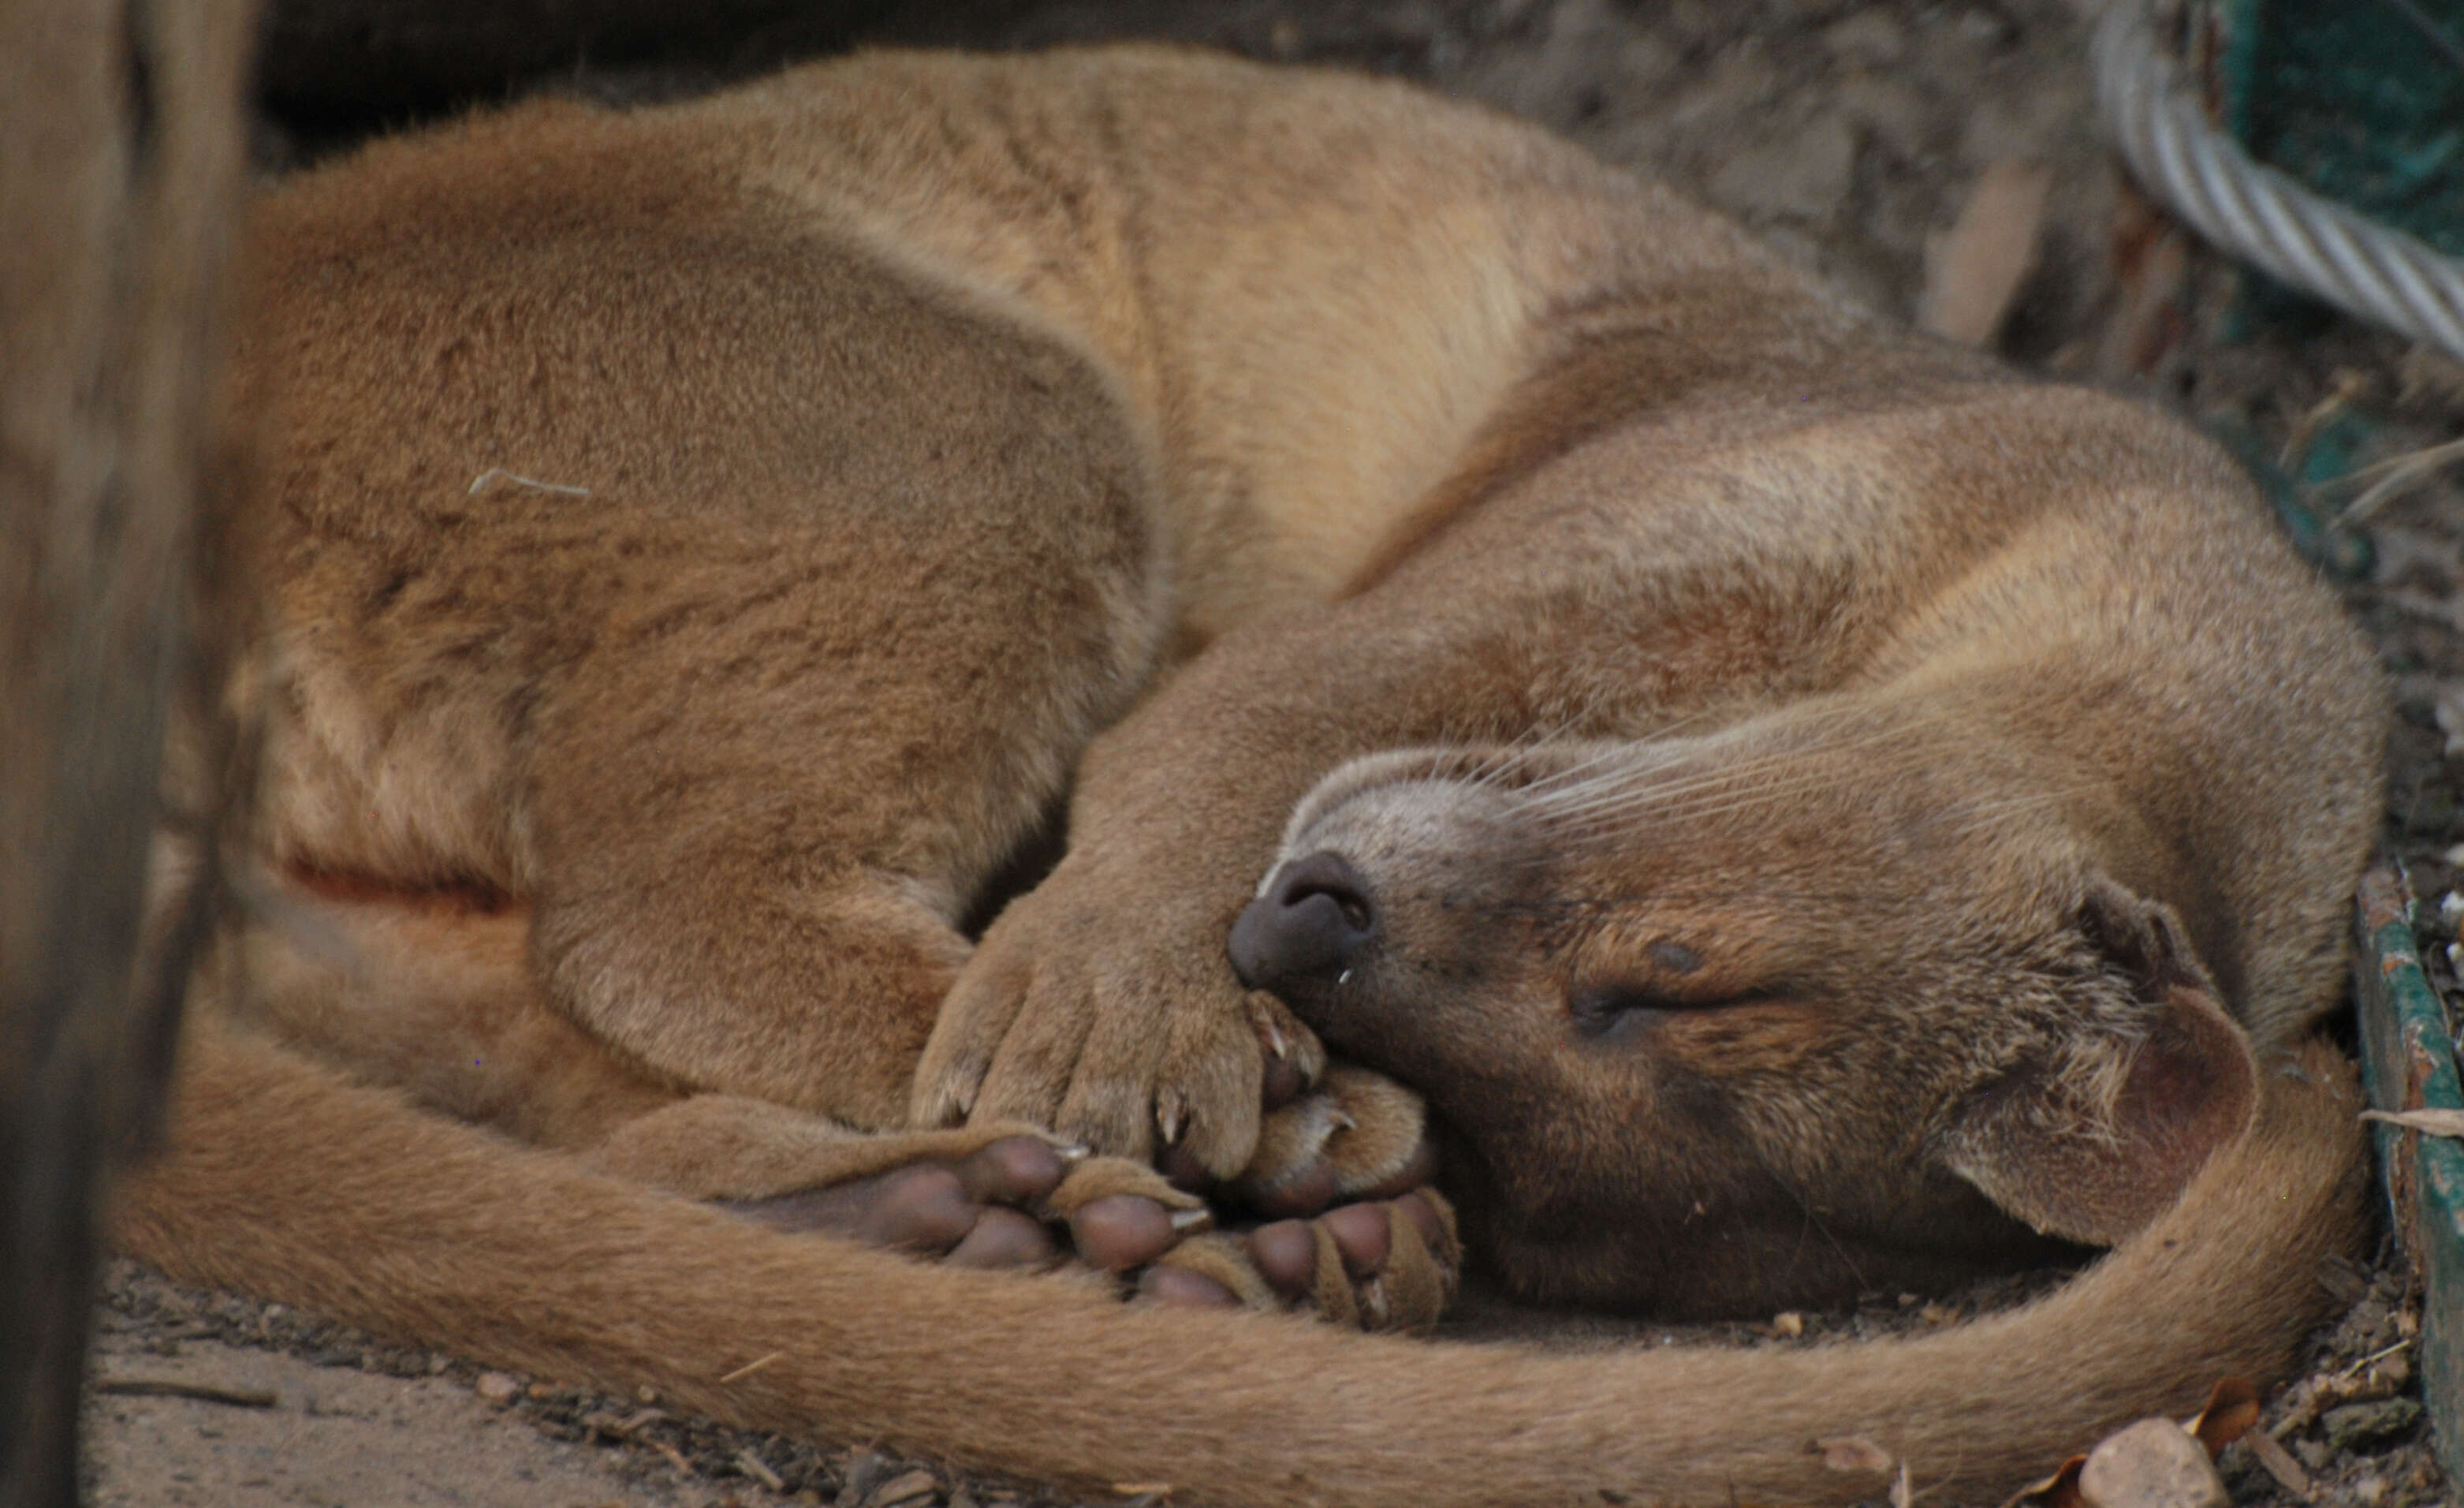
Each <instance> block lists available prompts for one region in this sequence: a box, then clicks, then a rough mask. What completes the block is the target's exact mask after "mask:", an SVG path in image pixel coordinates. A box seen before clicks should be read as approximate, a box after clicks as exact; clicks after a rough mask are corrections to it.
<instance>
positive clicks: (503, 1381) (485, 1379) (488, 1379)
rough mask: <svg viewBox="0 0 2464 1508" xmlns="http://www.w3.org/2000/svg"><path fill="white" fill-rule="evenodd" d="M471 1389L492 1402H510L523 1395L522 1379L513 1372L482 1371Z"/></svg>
mask: <svg viewBox="0 0 2464 1508" xmlns="http://www.w3.org/2000/svg"><path fill="white" fill-rule="evenodd" d="M471 1390H472V1391H473V1392H474V1393H477V1394H478V1395H479V1396H480V1397H482V1398H485V1399H486V1400H488V1402H490V1403H492V1404H509V1403H512V1402H513V1401H514V1400H515V1399H517V1398H518V1397H520V1396H521V1393H522V1380H521V1379H520V1378H518V1377H516V1376H515V1375H513V1374H512V1373H511V1372H481V1373H480V1374H479V1380H478V1381H477V1382H475V1383H473V1384H472V1385H471Z"/></svg>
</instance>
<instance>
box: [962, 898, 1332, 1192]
mask: <svg viewBox="0 0 2464 1508" xmlns="http://www.w3.org/2000/svg"><path fill="white" fill-rule="evenodd" d="M1073 862H1075V861H1074V860H1065V861H1064V862H1063V864H1062V866H1061V868H1059V869H1057V870H1056V871H1054V873H1053V875H1052V876H1051V877H1049V878H1048V879H1046V880H1045V883H1044V884H1043V885H1041V886H1039V887H1038V888H1037V889H1036V890H1034V891H1033V892H1031V893H1030V894H1028V895H1026V896H1025V897H1023V898H1020V899H1019V900H1017V901H1015V902H1013V903H1012V904H1011V906H1010V908H1009V909H1008V910H1007V911H1006V912H1004V913H1002V915H1001V920H999V921H997V922H996V923H995V924H994V925H993V927H992V929H991V930H990V931H988V932H987V933H986V934H985V935H984V939H983V941H982V942H981V943H980V944H979V946H978V948H977V950H976V953H975V956H974V958H973V960H972V961H970V963H969V964H968V965H967V966H966V967H965V968H964V969H963V970H962V971H961V972H960V974H959V976H958V981H957V986H956V987H954V988H953V989H952V990H951V992H950V995H949V997H948V999H947V1000H946V1001H945V1002H944V1003H943V1006H942V1008H941V1013H940V1018H939V1021H938V1023H937V1024H936V1026H935V1030H934V1032H933V1036H932V1039H931V1041H930V1043H929V1044H928V1045H927V1046H926V1048H925V1052H924V1058H923V1063H922V1066H921V1067H920V1068H919V1069H918V1070H917V1073H916V1078H915V1095H914V1101H913V1120H914V1122H915V1123H916V1124H919V1125H927V1126H932V1125H954V1124H957V1123H959V1122H960V1121H964V1120H976V1121H982V1120H1023V1121H1027V1122H1030V1123H1033V1124H1037V1125H1044V1126H1049V1127H1051V1128H1052V1129H1053V1130H1054V1131H1055V1132H1057V1133H1059V1134H1060V1135H1063V1136H1066V1137H1069V1138H1071V1139H1073V1140H1076V1141H1079V1142H1085V1143H1086V1144H1088V1145H1089V1146H1092V1147H1094V1148H1095V1149H1096V1150H1098V1151H1101V1152H1106V1153H1111V1154H1112V1155H1115V1156H1119V1157H1124V1158H1130V1159H1133V1160H1137V1161H1151V1160H1153V1159H1155V1157H1156V1155H1157V1154H1158V1153H1159V1152H1161V1151H1163V1150H1164V1149H1167V1148H1170V1149H1173V1150H1174V1152H1175V1160H1176V1163H1177V1164H1186V1165H1188V1166H1190V1167H1192V1168H1194V1169H1196V1170H1199V1171H1202V1172H1203V1173H1205V1174H1206V1175H1208V1176H1211V1177H1213V1178H1217V1179H1225V1178H1230V1177H1232V1176H1233V1175H1234V1174H1236V1173H1238V1172H1239V1170H1240V1169H1241V1168H1242V1167H1243V1165H1245V1164H1247V1163H1248V1161H1249V1159H1250V1155H1251V1153H1252V1151H1253V1149H1254V1148H1255V1146H1256V1144H1257V1141H1258V1131H1259V1118H1260V1112H1261V1104H1262V1097H1263V1095H1264V1092H1265V1086H1266V1085H1267V1084H1268V1083H1269V1082H1270V1081H1271V1080H1275V1079H1289V1078H1296V1079H1297V1080H1298V1081H1302V1082H1306V1081H1307V1080H1308V1079H1309V1078H1311V1077H1313V1076H1314V1075H1315V1072H1316V1070H1317V1068H1318V1067H1319V1066H1320V1064H1321V1063H1322V1061H1323V1059H1322V1058H1321V1057H1320V1056H1319V1055H1318V1050H1317V1046H1316V1041H1315V1038H1313V1037H1311V1036H1310V1035H1309V1032H1308V1031H1306V1030H1305V1029H1303V1028H1302V1027H1300V1026H1299V1024H1298V1023H1296V1022H1294V1021H1292V1020H1291V1018H1290V1017H1289V1015H1288V1014H1287V1013H1286V1012H1285V1011H1284V1009H1283V1008H1282V1007H1281V1006H1280V1005H1278V1004H1276V1003H1275V1002H1274V1001H1273V1000H1272V999H1271V998H1270V997H1267V996H1264V995H1252V994H1250V993H1249V992H1248V991H1246V990H1244V989H1243V988H1242V987H1241V984H1240V982H1239V981H1238V980H1237V979H1235V978H1234V977H1233V974H1232V969H1231V965H1229V963H1227V962H1226V961H1225V958H1224V954H1223V939H1224V936H1225V932H1226V929H1227V928H1228V927H1229V925H1230V917H1229V914H1228V913H1229V911H1231V910H1237V909H1238V904H1237V901H1238V898H1237V897H1236V898H1231V899H1230V901H1229V902H1227V904H1226V905H1225V906H1223V907H1218V908H1216V909H1218V910H1223V911H1225V912H1226V914H1225V915H1221V916H1218V915H1215V914H1214V913H1213V912H1212V911H1210V910H1208V909H1207V907H1206V906H1205V905H1203V904H1201V903H1194V902H1190V901H1188V900H1187V899H1186V898H1179V899H1178V903H1177V904H1176V903H1175V899H1174V897H1173V892H1172V891H1171V889H1170V887H1168V886H1163V885H1160V884H1157V883H1152V882H1148V881H1146V880H1144V879H1142V878H1140V877H1138V876H1127V877H1124V876H1118V875H1114V874H1111V873H1109V872H1107V871H1105V870H1102V869H1099V868H1095V867H1092V866H1082V867H1078V868H1073V867H1072V866H1073Z"/></svg>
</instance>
